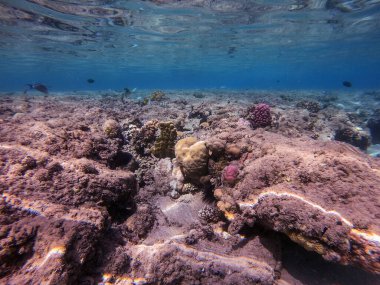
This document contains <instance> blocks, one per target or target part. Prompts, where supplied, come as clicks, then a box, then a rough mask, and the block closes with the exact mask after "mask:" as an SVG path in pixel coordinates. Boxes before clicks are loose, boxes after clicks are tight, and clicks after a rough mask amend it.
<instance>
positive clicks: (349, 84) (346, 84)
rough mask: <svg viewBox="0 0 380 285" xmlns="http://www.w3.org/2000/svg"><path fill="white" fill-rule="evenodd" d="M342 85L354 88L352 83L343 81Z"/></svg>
mask: <svg viewBox="0 0 380 285" xmlns="http://www.w3.org/2000/svg"><path fill="white" fill-rule="evenodd" d="M342 84H343V86H346V87H352V83H351V82H350V81H343V82H342Z"/></svg>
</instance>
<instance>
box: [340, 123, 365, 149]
mask: <svg viewBox="0 0 380 285" xmlns="http://www.w3.org/2000/svg"><path fill="white" fill-rule="evenodd" d="M334 139H335V140H337V141H341V142H346V143H349V144H351V145H353V146H356V147H358V148H360V149H362V150H366V149H367V148H368V147H369V145H370V141H369V138H368V136H367V135H366V134H363V133H362V132H360V131H358V130H354V129H352V128H342V129H338V130H336V132H335V136H334Z"/></svg>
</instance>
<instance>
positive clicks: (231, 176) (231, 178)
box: [222, 163, 239, 184]
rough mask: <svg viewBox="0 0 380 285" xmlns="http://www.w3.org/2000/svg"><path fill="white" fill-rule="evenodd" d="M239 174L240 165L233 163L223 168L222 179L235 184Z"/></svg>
mask: <svg viewBox="0 0 380 285" xmlns="http://www.w3.org/2000/svg"><path fill="white" fill-rule="evenodd" d="M238 175H239V165H238V164H237V163H231V164H230V165H228V166H226V167H225V168H224V169H223V173H222V181H223V182H224V183H227V184H234V183H235V182H236V180H237V178H238Z"/></svg>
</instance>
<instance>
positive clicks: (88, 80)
mask: <svg viewBox="0 0 380 285" xmlns="http://www.w3.org/2000/svg"><path fill="white" fill-rule="evenodd" d="M87 82H88V83H90V84H92V83H94V82H95V80H94V79H92V78H89V79H87Z"/></svg>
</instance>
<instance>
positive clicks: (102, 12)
mask: <svg viewBox="0 0 380 285" xmlns="http://www.w3.org/2000/svg"><path fill="white" fill-rule="evenodd" d="M0 9H1V11H0V12H1V13H0V35H1V37H0V52H1V58H0V75H1V76H0V90H1V91H18V90H20V91H21V90H23V88H24V84H26V83H33V82H41V83H44V84H46V85H47V86H48V87H49V89H50V90H51V91H53V92H54V91H72V90H104V89H116V90H118V89H122V88H124V87H129V88H140V89H145V88H166V89H176V88H227V89H228V88H231V89H247V88H250V89H251V88H257V89H322V90H327V89H334V90H336V89H338V90H345V89H347V87H344V86H343V85H342V81H345V80H347V81H350V82H352V84H353V87H352V88H351V90H354V89H378V88H380V68H379V66H380V3H379V2H378V1H342V0H332V1H322V0H313V1H248V0H237V1H232V0H231V1H229V0H220V1H207V0H189V1H170V0H165V1H164V0H162V1H109V0H108V1H96V0H91V1H90V0H88V1H75V0H72V1H43V0H29V1H24V0H0ZM89 78H92V79H94V80H95V82H94V83H93V84H89V83H88V82H87V79H89Z"/></svg>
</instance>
